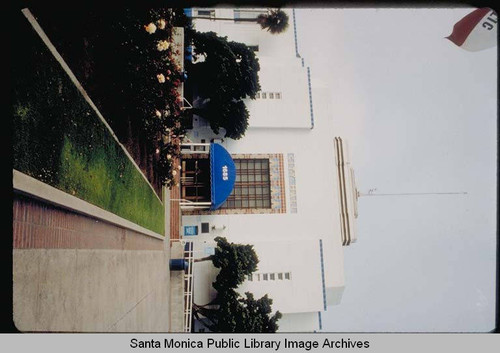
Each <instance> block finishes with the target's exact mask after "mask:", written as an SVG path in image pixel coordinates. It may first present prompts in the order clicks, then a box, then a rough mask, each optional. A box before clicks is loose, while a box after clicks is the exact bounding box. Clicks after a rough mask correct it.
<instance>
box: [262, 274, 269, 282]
mask: <svg viewBox="0 0 500 353" xmlns="http://www.w3.org/2000/svg"><path fill="white" fill-rule="evenodd" d="M268 279H269V275H268V274H267V273H264V274H263V275H262V280H263V281H267V280H268Z"/></svg>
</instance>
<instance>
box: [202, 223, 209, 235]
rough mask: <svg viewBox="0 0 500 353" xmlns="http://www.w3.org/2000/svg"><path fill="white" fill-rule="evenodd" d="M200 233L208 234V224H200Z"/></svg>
mask: <svg viewBox="0 0 500 353" xmlns="http://www.w3.org/2000/svg"><path fill="white" fill-rule="evenodd" d="M201 232H202V233H210V223H202V224H201Z"/></svg>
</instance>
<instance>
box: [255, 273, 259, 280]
mask: <svg viewBox="0 0 500 353" xmlns="http://www.w3.org/2000/svg"><path fill="white" fill-rule="evenodd" d="M255 276H256V277H257V281H260V273H257V274H256V275H255Z"/></svg>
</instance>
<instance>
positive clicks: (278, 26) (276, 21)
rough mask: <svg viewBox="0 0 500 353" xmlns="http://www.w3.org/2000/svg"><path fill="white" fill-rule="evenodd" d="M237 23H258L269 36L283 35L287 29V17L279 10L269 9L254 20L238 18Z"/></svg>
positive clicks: (231, 19)
mask: <svg viewBox="0 0 500 353" xmlns="http://www.w3.org/2000/svg"><path fill="white" fill-rule="evenodd" d="M192 18H195V19H196V18H205V19H206V18H207V17H201V16H193V17H192ZM211 20H219V21H234V20H235V19H234V18H223V17H215V18H211ZM238 22H254V23H258V24H259V25H260V27H261V28H262V29H266V30H267V31H268V32H269V33H271V34H279V33H283V32H284V31H286V30H287V28H288V22H289V17H288V15H287V14H286V13H285V12H284V11H283V10H281V9H269V10H268V11H267V13H266V14H260V15H259V16H257V17H256V18H239V19H238Z"/></svg>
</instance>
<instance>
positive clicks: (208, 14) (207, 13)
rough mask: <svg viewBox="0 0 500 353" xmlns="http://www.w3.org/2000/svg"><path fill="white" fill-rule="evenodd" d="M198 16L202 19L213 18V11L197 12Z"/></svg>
mask: <svg viewBox="0 0 500 353" xmlns="http://www.w3.org/2000/svg"><path fill="white" fill-rule="evenodd" d="M198 16H199V17H204V18H211V17H214V16H215V10H198Z"/></svg>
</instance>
